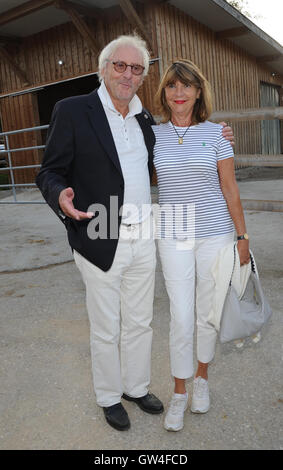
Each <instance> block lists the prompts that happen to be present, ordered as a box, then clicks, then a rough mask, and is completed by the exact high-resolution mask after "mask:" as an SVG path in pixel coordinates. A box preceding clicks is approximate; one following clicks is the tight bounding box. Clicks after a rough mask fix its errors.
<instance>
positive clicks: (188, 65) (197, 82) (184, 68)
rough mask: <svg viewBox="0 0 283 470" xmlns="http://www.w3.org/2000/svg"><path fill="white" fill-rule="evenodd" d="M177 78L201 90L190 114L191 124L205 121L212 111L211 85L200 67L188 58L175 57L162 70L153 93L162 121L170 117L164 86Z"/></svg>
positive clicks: (166, 120)
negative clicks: (156, 88) (157, 86)
mask: <svg viewBox="0 0 283 470" xmlns="http://www.w3.org/2000/svg"><path fill="white" fill-rule="evenodd" d="M177 80H179V81H180V82H181V83H183V84H184V85H193V86H195V87H196V88H197V89H199V90H201V93H200V96H199V98H198V99H197V101H196V103H195V105H194V109H193V115H192V124H198V123H200V122H204V121H206V120H207V119H208V118H209V116H210V115H211V113H212V94H211V87H210V84H209V82H208V81H207V79H206V78H205V77H204V75H203V73H202V72H201V71H200V69H199V68H198V67H197V66H196V65H195V64H194V63H193V62H191V61H190V60H187V59H177V60H175V61H174V62H173V63H172V64H171V65H169V67H167V69H166V70H165V72H164V75H163V77H162V79H161V82H160V85H159V88H158V90H157V93H156V95H155V101H156V104H157V106H158V107H159V113H160V114H161V116H162V122H163V123H165V122H168V121H169V120H170V119H171V109H170V108H169V106H168V103H167V100H166V95H165V88H166V86H168V85H170V84H173V83H176V81H177Z"/></svg>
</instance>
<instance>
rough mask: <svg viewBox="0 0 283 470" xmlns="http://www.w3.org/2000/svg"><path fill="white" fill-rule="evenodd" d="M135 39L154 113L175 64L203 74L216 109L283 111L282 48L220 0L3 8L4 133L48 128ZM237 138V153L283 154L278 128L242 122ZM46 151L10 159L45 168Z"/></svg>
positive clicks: (14, 0) (0, 112)
mask: <svg viewBox="0 0 283 470" xmlns="http://www.w3.org/2000/svg"><path fill="white" fill-rule="evenodd" d="M134 30H135V31H136V32H137V33H139V34H140V35H141V36H143V37H144V39H145V40H146V41H147V44H148V47H149V48H150V50H151V58H152V62H151V65H150V71H149V75H148V77H147V78H146V80H145V81H144V84H143V85H142V87H141V89H140V91H139V96H140V97H141V99H142V101H143V103H144V105H145V106H146V107H148V108H149V109H150V111H151V112H152V113H153V114H157V110H156V109H155V106H154V94H155V91H156V89H157V86H158V83H159V79H160V76H161V75H162V72H163V70H164V68H165V67H166V66H167V65H168V64H170V63H171V62H172V60H174V59H175V58H177V57H184V58H189V59H191V60H192V61H194V62H195V63H196V64H197V65H198V66H199V67H200V68H201V69H202V70H203V72H204V74H205V75H206V76H207V78H208V80H209V81H210V82H211V84H212V87H213V91H214V109H215V110H232V109H243V108H259V107H262V106H280V105H282V103H283V98H282V96H283V93H282V85H283V47H282V46H281V45H280V44H278V43H277V42H276V41H275V40H273V39H272V38H271V37H270V36H268V35H267V34H266V33H264V32H263V31H262V30H260V29H259V28H258V27H257V26H255V24H254V23H252V22H251V21H250V20H249V19H247V18H246V17H245V16H243V15H242V14H241V13H240V12H239V11H237V10H236V9H234V8H233V7H232V6H231V5H229V4H228V3H227V2H226V1H224V0H198V1H195V0H172V1H164V0H152V1H149V0H139V1H134V0H118V1H112V0H72V1H69V0H29V1H26V0H1V2H0V118H1V127H2V131H3V132H4V131H11V130H15V129H22V128H30V127H35V126H39V125H43V124H48V123H49V120H50V116H51V112H52V109H53V106H54V104H55V102H56V101H58V100H60V99H62V98H64V97H66V96H71V95H78V94H84V93H89V92H90V91H92V90H93V89H94V88H96V87H97V86H98V84H99V83H98V79H97V75H96V72H97V57H98V54H99V52H100V51H101V49H102V48H103V47H104V45H106V44H107V43H108V42H109V41H111V40H112V39H114V38H115V37H117V36H118V35H120V34H128V33H131V32H133V31H134ZM233 129H234V132H235V135H236V140H237V143H236V153H238V154H259V153H262V151H263V153H277V154H280V153H282V147H283V146H282V129H281V130H280V123H279V120H278V121H269V122H264V121H261V122H260V121H248V122H239V123H234V124H233ZM45 134H46V132H44V131H41V132H35V131H34V132H29V133H24V134H18V135H15V136H12V137H10V145H11V147H12V148H23V147H30V146H33V145H40V144H42V143H44V140H45ZM271 135H272V138H271V137H270V136H271ZM40 152H41V151H34V150H33V151H25V152H24V151H21V152H17V153H14V154H13V164H14V165H26V164H36V163H39V162H40V159H41V156H42V155H41V153H40ZM282 158H283V157H282ZM34 172H35V170H31V169H29V170H17V171H16V173H15V174H16V182H25V183H28V182H31V181H33V180H34Z"/></svg>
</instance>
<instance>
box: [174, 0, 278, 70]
mask: <svg viewBox="0 0 283 470" xmlns="http://www.w3.org/2000/svg"><path fill="white" fill-rule="evenodd" d="M169 3H170V4H171V5H174V6H175V7H177V8H179V9H180V10H182V11H184V12H185V13H187V14H188V15H190V16H191V17H192V18H194V19H195V20H197V21H199V22H200V23H202V24H204V25H206V26H207V27H208V28H209V29H211V30H212V31H214V32H215V33H216V34H217V37H218V38H219V39H222V40H223V39H227V40H229V41H231V42H233V43H234V44H236V45H237V46H239V47H240V48H241V49H243V50H244V51H246V52H247V53H248V54H250V55H251V56H253V57H256V59H257V61H258V62H260V63H264V64H265V65H267V66H268V67H269V68H270V69H271V71H274V73H279V74H280V75H282V76H283V47H282V46H281V45H280V44H279V43H278V42H277V41H275V39H273V38H272V37H270V36H269V35H268V34H267V33H265V32H264V31H262V29H260V28H259V27H258V26H256V25H255V24H254V23H253V22H252V21H250V20H249V18H247V17H246V16H244V15H242V13H241V12H240V11H239V10H237V9H236V8H234V7H232V5H230V4H229V3H227V2H226V1H225V0H199V1H195V0H169Z"/></svg>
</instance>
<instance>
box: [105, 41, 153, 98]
mask: <svg viewBox="0 0 283 470" xmlns="http://www.w3.org/2000/svg"><path fill="white" fill-rule="evenodd" d="M109 60H110V61H111V62H112V61H113V62H116V61H123V62H125V63H126V64H129V65H133V64H138V65H142V66H143V65H144V64H143V58H142V55H141V53H140V52H139V51H138V50H137V49H136V48H135V47H132V46H121V47H119V48H118V49H116V51H115V52H114V54H113V55H112V56H111V57H110V58H109ZM111 62H107V63H106V66H105V68H104V70H103V73H102V76H103V79H104V82H105V85H106V88H107V90H108V93H109V95H110V97H111V99H112V101H113V104H115V103H116V102H118V103H120V104H122V105H127V104H129V102H130V101H131V99H132V98H133V96H134V95H135V93H136V91H137V89H138V88H139V87H140V85H141V84H142V82H143V74H142V75H134V74H133V73H132V69H131V68H130V67H127V68H126V70H125V72H122V73H119V72H116V70H115V69H114V65H113V64H112V63H111Z"/></svg>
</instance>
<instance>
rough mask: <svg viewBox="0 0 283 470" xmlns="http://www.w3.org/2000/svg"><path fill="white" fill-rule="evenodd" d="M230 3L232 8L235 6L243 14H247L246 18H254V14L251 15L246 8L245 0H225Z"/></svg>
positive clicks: (247, 5) (247, 6)
mask: <svg viewBox="0 0 283 470" xmlns="http://www.w3.org/2000/svg"><path fill="white" fill-rule="evenodd" d="M226 1H227V2H228V3H230V5H232V6H233V7H234V8H237V10H239V11H240V12H241V13H243V15H245V16H247V17H248V18H255V15H252V14H251V13H250V11H249V10H248V8H249V4H248V2H247V0H226Z"/></svg>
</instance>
